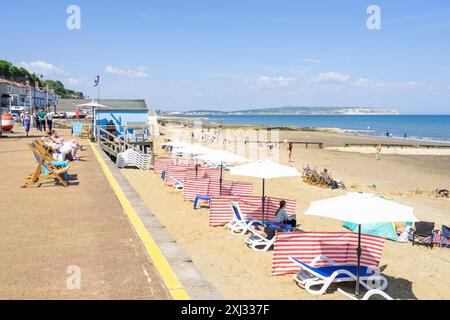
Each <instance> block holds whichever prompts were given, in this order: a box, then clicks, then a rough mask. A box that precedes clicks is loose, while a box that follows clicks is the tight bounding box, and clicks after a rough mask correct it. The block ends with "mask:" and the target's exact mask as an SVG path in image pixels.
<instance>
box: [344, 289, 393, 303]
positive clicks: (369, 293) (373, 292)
mask: <svg viewBox="0 0 450 320" xmlns="http://www.w3.org/2000/svg"><path fill="white" fill-rule="evenodd" d="M338 291H339V292H340V293H342V294H343V295H344V296H346V297H347V298H349V299H350V300H363V301H364V300H369V299H370V298H372V297H373V296H381V297H383V298H384V299H386V300H394V299H392V297H391V296H389V295H388V294H387V293H386V292H384V291H381V290H378V289H373V290H369V291H367V292H366V294H365V295H364V297H362V298H361V299H358V298H357V297H355V296H353V295H351V294H349V293H347V292H345V291H344V290H342V289H338Z"/></svg>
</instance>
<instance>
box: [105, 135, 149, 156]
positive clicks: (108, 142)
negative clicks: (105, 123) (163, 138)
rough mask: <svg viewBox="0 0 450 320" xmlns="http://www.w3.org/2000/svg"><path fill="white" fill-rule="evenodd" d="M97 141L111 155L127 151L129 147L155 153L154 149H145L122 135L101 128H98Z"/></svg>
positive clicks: (142, 152) (143, 152)
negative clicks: (129, 141) (126, 139)
mask: <svg viewBox="0 0 450 320" xmlns="http://www.w3.org/2000/svg"><path fill="white" fill-rule="evenodd" d="M97 141H98V143H99V144H100V147H101V148H102V149H103V150H104V151H105V152H106V153H108V154H109V155H110V156H114V157H117V154H119V153H121V152H125V151H127V150H128V149H133V150H135V151H136V152H138V153H140V154H146V155H153V150H151V149H146V150H145V151H143V150H141V149H140V148H139V146H136V145H133V144H131V143H128V142H126V141H124V140H122V139H121V138H120V137H117V136H116V135H114V134H112V133H110V132H108V131H106V130H105V129H101V128H98V135H97Z"/></svg>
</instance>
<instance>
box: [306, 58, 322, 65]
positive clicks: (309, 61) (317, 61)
mask: <svg viewBox="0 0 450 320" xmlns="http://www.w3.org/2000/svg"><path fill="white" fill-rule="evenodd" d="M303 62H304V63H308V64H320V62H321V61H320V60H319V59H310V58H306V59H303Z"/></svg>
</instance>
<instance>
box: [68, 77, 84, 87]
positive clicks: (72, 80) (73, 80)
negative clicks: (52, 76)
mask: <svg viewBox="0 0 450 320" xmlns="http://www.w3.org/2000/svg"><path fill="white" fill-rule="evenodd" d="M87 81H88V78H87V77H79V78H68V79H67V83H68V84H69V85H71V86H75V87H77V86H80V85H82V84H83V83H85V82H87Z"/></svg>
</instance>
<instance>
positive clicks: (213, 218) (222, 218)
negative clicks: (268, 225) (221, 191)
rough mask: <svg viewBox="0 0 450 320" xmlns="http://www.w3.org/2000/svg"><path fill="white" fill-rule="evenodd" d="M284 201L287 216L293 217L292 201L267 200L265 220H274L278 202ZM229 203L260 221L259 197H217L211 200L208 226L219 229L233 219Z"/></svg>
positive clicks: (294, 204) (294, 208) (260, 203)
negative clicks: (234, 204)
mask: <svg viewBox="0 0 450 320" xmlns="http://www.w3.org/2000/svg"><path fill="white" fill-rule="evenodd" d="M282 200H284V201H286V212H287V214H289V215H295V211H296V202H295V201H294V200H286V199H278V198H271V197H269V198H267V199H266V201H265V206H266V208H265V213H264V216H265V220H266V221H267V220H274V219H275V214H276V212H277V210H278V208H279V207H280V201H282ZM231 201H235V202H237V203H238V204H239V207H240V208H241V211H242V214H244V215H245V216H248V215H250V216H252V217H253V218H255V219H258V220H260V221H261V220H262V201H261V197H255V196H219V197H214V198H212V199H211V206H210V209H209V225H210V226H211V227H220V226H224V225H226V224H227V223H228V222H230V221H231V220H232V219H233V215H234V213H233V210H232V209H231Z"/></svg>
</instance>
